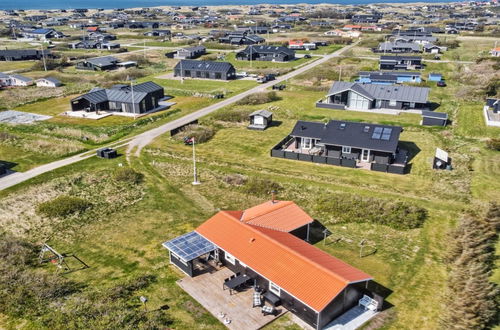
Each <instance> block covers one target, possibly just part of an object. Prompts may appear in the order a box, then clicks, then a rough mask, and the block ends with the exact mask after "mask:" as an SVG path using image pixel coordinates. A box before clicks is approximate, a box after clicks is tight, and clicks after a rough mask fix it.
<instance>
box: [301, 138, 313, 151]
mask: <svg viewBox="0 0 500 330" xmlns="http://www.w3.org/2000/svg"><path fill="white" fill-rule="evenodd" d="M305 141H308V142H309V143H307V144H306V143H305ZM313 145H314V139H312V138H302V140H301V141H300V148H301V149H311V148H312V147H313Z"/></svg>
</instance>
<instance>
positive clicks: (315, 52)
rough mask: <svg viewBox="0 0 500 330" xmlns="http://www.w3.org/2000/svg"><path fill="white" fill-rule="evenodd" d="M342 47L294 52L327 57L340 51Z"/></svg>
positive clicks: (333, 46) (326, 47)
mask: <svg viewBox="0 0 500 330" xmlns="http://www.w3.org/2000/svg"><path fill="white" fill-rule="evenodd" d="M342 47H343V46H342V45H336V44H332V45H328V46H320V47H318V48H317V49H314V50H297V51H295V52H296V53H297V54H312V55H327V54H331V53H333V52H336V51H337V50H339V49H341V48H342Z"/></svg>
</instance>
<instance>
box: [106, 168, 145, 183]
mask: <svg viewBox="0 0 500 330" xmlns="http://www.w3.org/2000/svg"><path fill="white" fill-rule="evenodd" d="M113 178H114V179H115V181H120V182H127V183H131V184H139V183H141V182H142V180H143V179H144V174H142V173H139V172H136V171H134V170H133V169H132V168H130V167H122V168H119V169H117V170H116V171H115V174H114V175H113Z"/></svg>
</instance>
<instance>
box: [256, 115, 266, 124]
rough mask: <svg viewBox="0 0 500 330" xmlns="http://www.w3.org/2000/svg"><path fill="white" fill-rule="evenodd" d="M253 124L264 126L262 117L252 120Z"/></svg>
mask: <svg viewBox="0 0 500 330" xmlns="http://www.w3.org/2000/svg"><path fill="white" fill-rule="evenodd" d="M253 123H254V124H255V125H264V117H262V116H255V117H254V119H253Z"/></svg>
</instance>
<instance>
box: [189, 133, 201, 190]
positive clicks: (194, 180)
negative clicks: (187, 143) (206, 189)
mask: <svg viewBox="0 0 500 330" xmlns="http://www.w3.org/2000/svg"><path fill="white" fill-rule="evenodd" d="M191 141H192V142H193V182H192V185H193V186H197V185H199V184H201V182H200V181H198V173H197V171H196V149H195V146H194V145H195V138H194V136H193V137H192V138H191Z"/></svg>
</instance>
